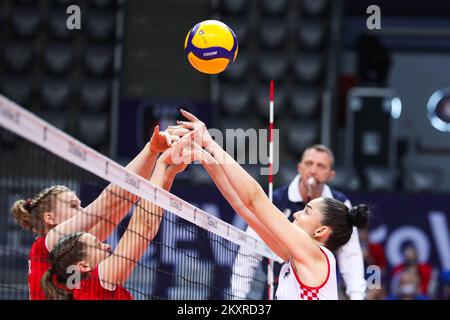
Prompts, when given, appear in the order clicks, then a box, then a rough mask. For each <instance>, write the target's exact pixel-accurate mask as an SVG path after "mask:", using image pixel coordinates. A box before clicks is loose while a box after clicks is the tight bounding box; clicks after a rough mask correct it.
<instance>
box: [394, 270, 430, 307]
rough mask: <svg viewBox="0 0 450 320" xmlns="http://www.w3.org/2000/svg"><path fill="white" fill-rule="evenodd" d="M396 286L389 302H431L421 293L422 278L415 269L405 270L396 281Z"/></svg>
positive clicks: (398, 275)
mask: <svg viewBox="0 0 450 320" xmlns="http://www.w3.org/2000/svg"><path fill="white" fill-rule="evenodd" d="M394 281H396V285H395V286H394V290H393V292H392V293H391V295H389V297H388V300H429V298H428V297H427V296H426V295H424V294H422V293H421V292H420V278H419V276H418V273H417V272H415V271H414V270H413V269H404V270H403V271H400V273H398V274H397V278H395V279H394Z"/></svg>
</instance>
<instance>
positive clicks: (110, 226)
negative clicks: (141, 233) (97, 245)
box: [46, 126, 171, 251]
mask: <svg viewBox="0 0 450 320" xmlns="http://www.w3.org/2000/svg"><path fill="white" fill-rule="evenodd" d="M170 145H171V136H170V135H169V134H167V133H164V132H160V131H159V126H156V127H155V129H154V132H153V135H152V138H151V139H150V142H148V143H147V144H146V146H145V147H144V149H143V150H142V151H141V152H140V153H139V154H138V155H137V156H136V157H135V158H134V159H133V160H132V161H131V162H130V163H129V164H128V165H127V166H126V168H127V169H128V170H130V171H132V172H135V173H136V174H138V175H140V176H142V177H144V178H146V179H148V178H149V176H150V174H151V172H152V171H153V168H154V166H155V163H156V160H157V157H158V155H159V153H160V152H162V151H164V150H166V149H167V148H168V147H169V146H170ZM137 199H138V197H137V196H136V195H133V194H132V193H130V192H128V191H126V190H124V189H122V188H120V187H119V186H117V185H114V184H110V185H108V186H107V187H106V188H105V189H104V190H103V192H102V193H101V194H100V195H99V196H98V197H97V199H96V200H94V201H93V202H92V203H91V204H89V205H88V206H87V207H86V208H84V209H83V208H82V209H80V213H79V214H77V215H75V216H74V217H72V218H71V219H69V220H67V221H65V222H63V223H61V224H60V225H58V226H56V227H55V228H53V229H52V230H51V231H50V232H49V233H48V234H47V236H46V245H47V249H48V250H49V251H51V250H52V248H53V247H54V245H55V244H56V243H57V242H58V241H59V239H61V238H62V237H64V236H65V235H68V234H71V233H74V232H79V231H87V232H90V233H92V234H93V235H95V236H97V237H98V238H99V239H100V240H101V241H104V240H105V239H106V238H107V237H108V236H109V235H110V234H111V233H112V232H113V230H114V229H115V227H116V226H117V225H118V223H119V222H120V221H121V220H122V219H123V218H124V217H125V215H126V214H127V213H128V212H129V210H130V209H131V207H132V205H133V203H134V202H136V201H137Z"/></svg>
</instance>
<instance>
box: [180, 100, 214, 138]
mask: <svg viewBox="0 0 450 320" xmlns="http://www.w3.org/2000/svg"><path fill="white" fill-rule="evenodd" d="M180 112H181V114H182V115H183V116H184V117H185V118H186V119H187V120H189V121H177V124H178V126H179V127H181V128H184V129H188V130H193V131H194V132H195V137H194V140H195V142H197V143H198V144H200V145H201V146H202V147H207V146H208V145H209V144H210V143H212V142H213V141H214V140H213V139H212V137H211V135H210V134H209V132H208V129H207V128H206V125H205V124H204V123H203V122H202V121H200V120H199V119H198V118H197V117H196V116H194V115H193V114H192V113H190V112H187V111H186V110H184V109H180Z"/></svg>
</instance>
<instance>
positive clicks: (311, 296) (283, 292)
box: [275, 246, 338, 300]
mask: <svg viewBox="0 0 450 320" xmlns="http://www.w3.org/2000/svg"><path fill="white" fill-rule="evenodd" d="M320 250H321V251H322V252H323V254H324V255H325V257H326V259H327V266H328V273H327V278H326V279H325V281H324V283H322V284H321V285H320V286H317V287H310V286H307V285H305V284H303V283H302V281H301V279H300V278H299V276H298V274H297V273H296V271H295V268H293V266H292V262H291V261H287V262H286V263H285V264H284V265H283V266H282V267H281V271H280V276H279V280H278V289H277V293H276V295H275V298H276V299H277V300H338V290H337V280H336V259H335V258H334V255H333V254H332V253H331V251H330V250H328V249H327V248H325V247H323V246H320Z"/></svg>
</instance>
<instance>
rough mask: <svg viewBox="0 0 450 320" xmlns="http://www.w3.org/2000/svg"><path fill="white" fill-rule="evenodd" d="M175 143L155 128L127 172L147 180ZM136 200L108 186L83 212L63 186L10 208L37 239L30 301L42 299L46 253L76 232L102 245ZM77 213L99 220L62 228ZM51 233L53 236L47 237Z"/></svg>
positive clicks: (30, 276) (30, 262) (30, 272)
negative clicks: (94, 238)
mask: <svg viewBox="0 0 450 320" xmlns="http://www.w3.org/2000/svg"><path fill="white" fill-rule="evenodd" d="M177 139H178V137H174V136H170V135H169V134H167V133H166V132H160V131H159V126H156V127H155V128H154V132H153V135H152V138H151V139H150V142H148V143H147V144H146V146H145V148H144V149H143V150H142V151H141V152H140V153H139V154H138V155H137V156H136V158H134V159H133V160H132V161H131V162H130V163H129V164H128V166H127V169H128V170H130V171H132V172H135V173H136V174H138V175H140V176H142V177H144V178H146V179H148V178H149V176H150V173H151V172H152V171H153V168H154V166H155V163H156V159H157V157H158V155H159V154H160V153H161V152H163V151H164V150H166V149H167V148H168V147H169V146H170V145H171V144H172V141H175V140H177ZM170 171H171V170H169V174H168V175H167V176H166V177H167V182H166V184H170V183H171V182H170V179H171V176H172V179H173V176H174V173H171V172H170ZM136 200H137V197H136V196H134V195H131V194H129V193H128V192H125V191H124V190H122V189H120V188H118V187H117V186H115V185H109V186H108V187H107V188H106V189H105V190H104V191H103V192H102V193H101V194H100V196H99V197H98V198H97V199H96V200H95V201H93V202H92V203H91V204H90V205H88V206H87V207H86V208H84V209H83V208H82V207H81V206H80V200H79V199H78V197H77V196H76V195H75V193H74V192H72V190H70V189H69V188H67V187H65V186H52V187H49V188H47V189H45V190H43V191H41V192H40V193H39V194H38V195H37V196H35V197H34V198H32V199H27V200H19V201H16V202H15V203H14V205H13V207H12V214H13V216H14V218H15V219H16V221H17V222H18V224H19V225H20V226H22V227H23V228H24V229H26V230H29V231H31V232H33V233H35V234H37V236H38V237H37V238H36V240H35V241H34V243H33V245H32V247H31V250H30V253H29V260H28V266H29V270H28V287H29V293H30V299H31V300H44V299H45V295H44V292H43V291H42V289H41V285H40V281H41V278H42V275H43V274H44V273H45V272H46V271H47V270H48V269H49V268H50V265H49V262H48V254H49V251H50V250H51V249H52V248H53V246H54V244H55V243H56V242H57V241H58V240H59V239H60V238H61V237H63V236H64V235H66V234H70V233H73V232H77V231H89V232H90V233H92V234H94V235H95V236H96V237H97V238H98V239H100V240H102V241H104V240H105V239H106V238H107V237H108V236H109V235H110V234H111V233H112V231H113V230H114V228H115V226H116V225H117V224H118V223H119V222H120V221H121V220H122V219H123V217H124V216H125V215H126V214H127V213H128V211H129V209H130V208H131V206H132V204H133V202H135V201H136ZM79 212H86V213H93V212H95V214H96V215H97V218H98V220H97V221H95V222H94V221H91V222H92V223H90V224H86V223H84V222H83V221H75V222H73V223H70V224H65V225H61V224H62V223H63V222H65V221H67V220H69V219H71V218H72V217H74V216H75V215H76V214H77V213H79ZM78 220H80V219H78ZM50 230H53V232H51V233H49V232H50Z"/></svg>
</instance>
